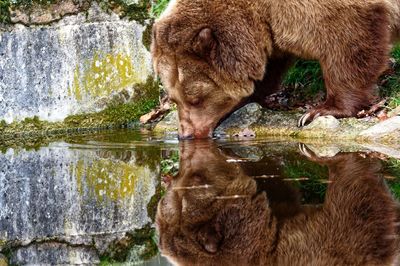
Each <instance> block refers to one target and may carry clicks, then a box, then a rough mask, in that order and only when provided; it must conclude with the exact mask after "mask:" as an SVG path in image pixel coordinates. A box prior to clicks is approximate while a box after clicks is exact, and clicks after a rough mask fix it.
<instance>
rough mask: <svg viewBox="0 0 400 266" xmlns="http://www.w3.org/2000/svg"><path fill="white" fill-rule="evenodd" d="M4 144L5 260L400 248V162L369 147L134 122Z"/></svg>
mask: <svg viewBox="0 0 400 266" xmlns="http://www.w3.org/2000/svg"><path fill="white" fill-rule="evenodd" d="M341 149H342V150H344V151H346V150H347V151H351V150H353V151H354V150H357V149H356V148H354V147H341ZM2 150H3V153H0V165H1V169H0V250H1V253H2V254H4V255H5V256H6V257H7V259H8V260H9V262H10V263H11V264H17V265H26V264H36V265H37V264H99V263H102V264H103V265H108V264H112V263H124V264H127V265H132V264H144V265H170V264H171V263H173V262H174V263H180V264H183V265H235V264H236V265H257V264H262V265H349V264H354V265H365V264H368V263H369V264H374V265H395V262H394V261H395V259H396V257H397V255H398V254H399V242H398V236H399V231H400V230H399V224H398V222H399V220H400V219H399V217H400V209H399V204H398V203H397V200H398V199H400V162H399V161H398V160H394V159H389V158H386V156H384V155H382V154H378V153H371V152H369V151H367V150H362V151H359V152H339V153H338V151H339V149H338V148H336V147H334V148H332V147H329V146H327V147H322V146H321V145H308V146H306V145H299V144H298V143H290V142H289V143H288V142H280V141H273V140H257V141H249V140H248V141H189V142H183V143H178V141H177V140H176V139H174V138H173V137H171V138H165V137H160V136H153V135H151V134H148V133H141V132H136V131H118V132H108V133H103V134H99V135H96V136H84V137H75V138H72V139H68V140H64V141H62V142H61V141H60V142H55V143H50V144H46V145H42V146H41V147H37V146H35V147H33V148H29V147H27V148H13V149H12V148H3V149H2ZM336 153H337V154H336ZM334 154H336V155H335V156H333V155H334ZM323 155H330V156H331V157H323ZM160 199H161V201H160ZM158 205H159V206H158ZM157 206H158V208H157ZM156 220H157V224H158V230H156V229H155V228H156V225H155V224H156ZM160 253H162V255H163V256H161V254H160ZM167 259H168V260H169V261H168V260H167Z"/></svg>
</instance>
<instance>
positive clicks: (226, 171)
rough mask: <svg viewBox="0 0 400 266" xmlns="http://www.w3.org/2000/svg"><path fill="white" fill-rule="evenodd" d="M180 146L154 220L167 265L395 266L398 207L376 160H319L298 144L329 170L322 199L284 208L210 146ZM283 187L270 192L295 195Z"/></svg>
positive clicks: (352, 157) (341, 156) (351, 155)
mask: <svg viewBox="0 0 400 266" xmlns="http://www.w3.org/2000/svg"><path fill="white" fill-rule="evenodd" d="M181 145H182V146H181V167H180V172H179V174H178V176H177V177H175V178H174V179H173V180H172V181H171V183H170V184H169V185H168V190H167V192H166V194H165V196H164V197H163V198H162V200H161V201H160V203H159V205H158V210H157V217H156V223H157V229H158V232H159V237H160V239H159V247H160V250H161V253H162V254H163V256H165V257H167V258H168V259H169V260H170V261H171V262H172V263H174V264H176V265H398V263H399V261H398V254H399V242H398V235H399V224H398V220H399V210H398V205H397V203H396V201H395V200H394V199H393V197H392V195H391V194H390V192H389V190H388V188H387V187H386V185H385V181H384V179H383V177H382V175H381V174H380V172H379V171H380V162H379V161H378V160H375V159H373V158H369V157H368V156H365V155H364V156H362V154H357V153H341V154H339V155H337V156H335V157H331V158H318V157H317V156H315V155H314V154H313V153H312V152H311V151H309V150H306V148H305V147H304V146H303V149H302V151H303V152H305V154H307V155H308V156H309V157H310V158H309V159H310V160H312V161H315V162H316V163H319V164H321V165H326V166H327V167H328V169H329V184H328V187H327V191H326V195H325V200H324V203H323V204H322V205H315V206H311V205H301V204H300V203H299V202H297V203H296V202H292V201H293V198H295V199H299V198H300V197H299V196H296V195H295V196H294V195H288V199H290V200H288V203H287V206H286V208H285V206H284V203H282V202H280V203H279V204H275V203H274V200H273V199H271V198H270V196H269V195H268V194H270V193H269V192H267V193H266V192H265V190H263V189H260V188H259V187H257V182H256V181H255V179H253V178H251V177H249V176H248V175H246V174H245V173H244V171H243V169H242V168H241V166H240V165H239V164H238V163H235V162H232V161H234V160H230V159H231V158H230V157H228V156H227V155H226V153H224V152H223V151H221V150H220V149H218V148H217V147H216V146H214V145H213V144H210V145H208V146H207V145H198V144H195V143H191V144H189V143H186V144H185V143H183V144H181ZM303 154H304V153H303ZM281 183H282V188H281V189H280V188H274V189H275V190H278V191H282V193H288V194H290V193H299V192H296V190H295V189H290V188H287V187H286V188H285V187H284V186H290V184H288V183H287V182H286V183H285V182H283V181H282V182H281ZM275 193H276V191H275ZM285 209H286V210H287V212H288V213H287V214H285V213H284V212H285ZM294 209H296V210H294Z"/></svg>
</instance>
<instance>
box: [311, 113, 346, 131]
mask: <svg viewBox="0 0 400 266" xmlns="http://www.w3.org/2000/svg"><path fill="white" fill-rule="evenodd" d="M338 127H340V122H339V120H337V119H336V118H335V117H333V116H331V115H329V116H320V117H317V118H316V119H315V120H314V121H312V122H311V123H310V124H309V125H308V126H306V127H305V128H306V129H332V130H334V129H337V128H338Z"/></svg>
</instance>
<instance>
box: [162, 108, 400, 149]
mask: <svg viewBox="0 0 400 266" xmlns="http://www.w3.org/2000/svg"><path fill="white" fill-rule="evenodd" d="M391 115H392V116H391V117H390V118H388V119H387V120H385V121H380V120H379V119H378V118H373V117H368V118H363V119H356V118H346V119H336V118H334V117H332V116H324V117H318V118H317V119H316V120H314V121H313V122H312V123H311V124H309V125H308V126H306V127H303V128H299V127H297V121H298V120H299V119H300V117H301V116H302V114H301V113H298V112H281V111H271V110H268V109H264V108H262V107H261V106H260V105H258V104H255V103H252V104H249V105H246V106H245V107H243V108H241V109H239V110H238V111H236V112H235V113H233V114H232V115H231V116H230V117H229V118H228V119H227V120H225V121H224V122H223V123H222V124H221V125H220V126H219V127H218V128H217V129H216V131H215V133H216V135H220V136H222V135H225V136H228V137H242V136H243V132H244V130H246V132H248V135H254V136H257V137H263V138H265V137H289V138H293V139H299V140H302V141H303V140H304V141H306V140H311V139H313V140H323V141H324V142H338V141H355V142H359V143H381V144H388V143H390V144H394V145H399V146H400V141H399V140H400V116H398V115H396V112H393V113H392V114H391ZM177 125H178V118H177V113H176V111H173V112H171V113H170V114H169V115H167V116H166V117H165V118H164V119H163V120H162V121H161V122H159V123H158V124H157V125H156V127H155V131H158V132H173V131H177Z"/></svg>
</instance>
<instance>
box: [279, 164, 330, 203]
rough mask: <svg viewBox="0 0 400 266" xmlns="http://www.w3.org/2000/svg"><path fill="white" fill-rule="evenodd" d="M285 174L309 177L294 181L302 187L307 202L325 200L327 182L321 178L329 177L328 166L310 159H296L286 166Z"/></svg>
mask: <svg viewBox="0 0 400 266" xmlns="http://www.w3.org/2000/svg"><path fill="white" fill-rule="evenodd" d="M284 175H285V176H286V177H287V178H291V179H297V178H308V179H309V180H307V181H295V182H293V184H294V185H296V186H298V187H299V188H300V189H301V191H302V195H303V200H304V202H305V203H321V202H323V201H324V198H325V193H326V188H327V184H324V183H321V181H320V180H326V179H327V178H328V170H327V168H326V167H324V166H320V165H318V164H315V163H313V162H309V161H295V162H290V163H289V164H287V165H286V166H285V168H284Z"/></svg>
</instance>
